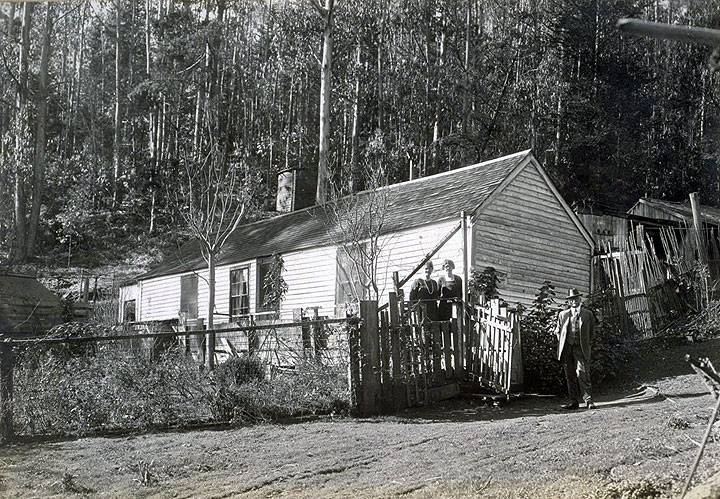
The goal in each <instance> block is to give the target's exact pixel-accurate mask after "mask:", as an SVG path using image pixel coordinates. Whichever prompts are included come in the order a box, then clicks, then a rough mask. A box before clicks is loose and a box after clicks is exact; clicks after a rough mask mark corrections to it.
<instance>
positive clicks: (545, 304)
mask: <svg viewBox="0 0 720 499" xmlns="http://www.w3.org/2000/svg"><path fill="white" fill-rule="evenodd" d="M557 312H558V309H557V305H556V302H555V286H553V285H552V284H551V283H550V282H549V281H545V282H544V283H543V285H542V286H541V287H540V289H539V290H538V292H537V294H536V295H535V300H534V301H533V304H532V307H531V308H530V309H529V310H528V311H527V313H526V314H525V315H523V317H522V320H521V321H520V337H521V338H522V353H523V367H524V372H525V390H526V391H529V392H539V393H558V394H559V393H562V391H563V387H564V386H565V377H564V375H563V372H562V368H561V367H560V362H559V361H558V360H557V348H558V341H557V337H556V336H555V322H556V320H557V319H556V318H557Z"/></svg>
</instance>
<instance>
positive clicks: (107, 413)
mask: <svg viewBox="0 0 720 499" xmlns="http://www.w3.org/2000/svg"><path fill="white" fill-rule="evenodd" d="M152 343H153V342H152V340H136V341H133V342H129V341H125V342H123V341H117V342H103V343H100V344H98V345H96V346H95V347H94V348H92V349H85V350H72V349H68V348H67V346H63V345H60V346H58V347H51V348H44V349H26V350H24V351H21V352H19V354H18V357H17V363H16V369H15V404H14V410H15V413H14V421H15V425H16V432H17V433H18V434H21V435H23V434H24V435H36V434H53V435H55V434H58V435H59V434H64V435H87V434H91V433H97V432H108V431H137V430H147V429H152V428H166V427H172V426H186V425H191V424H196V423H209V422H230V421H235V422H242V423H248V422H258V421H265V420H274V419H278V418H283V417H292V416H300V415H308V414H329V413H336V414H337V413H343V414H344V413H347V411H348V407H349V406H348V404H349V391H348V387H347V374H346V370H345V368H344V367H342V366H340V367H329V366H323V365H321V364H320V363H316V362H314V361H313V362H306V363H301V364H300V365H298V366H297V368H296V369H295V370H294V371H292V372H283V373H276V374H275V376H273V377H272V378H271V379H266V378H265V369H266V366H265V364H264V363H263V362H261V361H260V360H259V359H257V358H253V357H247V356H242V357H234V358H230V359H229V360H228V361H227V362H225V363H223V364H220V365H218V366H217V368H216V369H215V370H214V371H212V372H207V371H204V370H203V369H201V368H200V366H198V364H197V363H196V362H195V361H194V360H193V359H192V358H191V357H189V356H187V355H186V354H185V352H184V349H180V348H173V347H170V348H167V347H165V348H162V349H158V348H155V346H154V345H153V344H152Z"/></svg>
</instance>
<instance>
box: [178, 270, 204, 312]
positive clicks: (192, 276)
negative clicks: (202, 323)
mask: <svg viewBox="0 0 720 499" xmlns="http://www.w3.org/2000/svg"><path fill="white" fill-rule="evenodd" d="M188 280H191V281H194V283H195V286H194V288H195V302H194V303H195V315H194V316H192V314H190V311H186V310H184V309H183V305H188V304H192V302H186V303H183V282H187V281H188ZM183 313H186V314H187V315H185V316H184V317H185V318H186V319H198V318H199V316H200V310H199V297H198V275H197V274H195V273H192V274H185V275H181V276H180V314H183Z"/></svg>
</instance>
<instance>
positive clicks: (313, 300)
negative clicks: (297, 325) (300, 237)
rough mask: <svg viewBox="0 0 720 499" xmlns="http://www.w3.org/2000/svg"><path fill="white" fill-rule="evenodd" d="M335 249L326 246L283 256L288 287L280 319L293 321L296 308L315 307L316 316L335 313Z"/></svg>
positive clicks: (284, 277)
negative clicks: (316, 309)
mask: <svg viewBox="0 0 720 499" xmlns="http://www.w3.org/2000/svg"><path fill="white" fill-rule="evenodd" d="M336 251H337V250H336V248H335V247H334V246H325V247H322V248H313V249H308V250H303V251H295V252H292V253H287V254H285V255H282V257H283V260H284V261H285V272H284V273H283V279H285V282H286V283H287V286H288V291H287V294H286V295H285V299H284V300H283V303H282V305H281V310H280V312H281V314H280V316H281V319H283V320H292V317H293V310H294V309H297V308H306V307H318V308H319V309H318V315H320V316H335V272H336V268H335V267H336V265H335V257H336Z"/></svg>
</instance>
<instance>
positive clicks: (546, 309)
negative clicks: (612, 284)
mask: <svg viewBox="0 0 720 499" xmlns="http://www.w3.org/2000/svg"><path fill="white" fill-rule="evenodd" d="M610 298H611V297H610V295H608V294H607V292H602V293H597V294H595V295H593V296H592V297H590V298H589V299H588V300H586V301H585V303H584V304H583V307H587V308H588V309H589V310H591V311H593V312H594V311H595V310H600V309H602V308H603V304H604V301H605V300H609V299H610ZM558 312H559V307H558V306H557V303H556V301H555V287H554V286H553V285H552V283H550V282H549V281H546V282H545V283H543V285H542V286H541V287H540V289H539V290H538V292H537V295H536V298H535V300H534V302H533V305H532V307H531V308H530V310H529V311H528V312H527V313H526V314H525V315H524V316H523V317H522V320H521V322H520V330H521V337H522V349H523V363H524V369H525V389H526V391H530V392H539V393H555V394H565V392H566V390H567V388H566V384H565V375H564V373H563V370H562V367H561V365H560V362H559V361H558V360H557V348H558V339H557V336H556V335H555V327H556V324H557V314H558ZM636 354H637V347H636V346H635V344H634V343H632V342H629V341H627V339H626V337H625V335H623V332H622V329H621V327H620V324H619V323H617V322H616V321H613V320H611V319H604V318H603V319H601V320H599V321H596V323H595V331H594V334H593V336H592V355H591V357H592V359H591V364H590V374H591V376H592V382H593V386H594V387H595V388H597V387H598V386H599V385H601V384H609V383H616V382H620V381H622V380H623V377H624V376H626V375H627V374H628V371H629V370H630V369H631V368H632V361H633V360H634V359H635V358H636Z"/></svg>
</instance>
